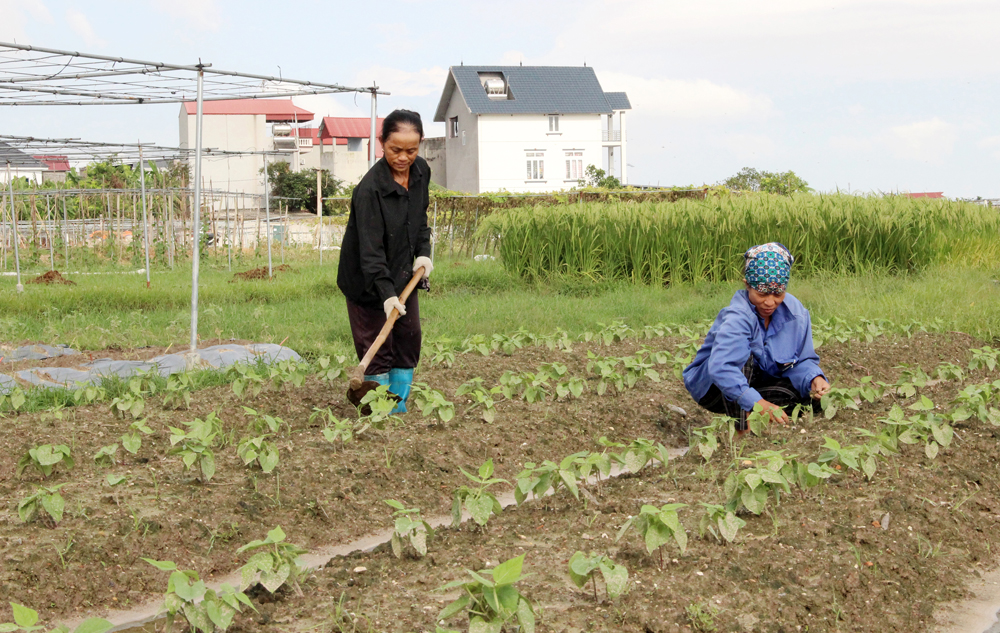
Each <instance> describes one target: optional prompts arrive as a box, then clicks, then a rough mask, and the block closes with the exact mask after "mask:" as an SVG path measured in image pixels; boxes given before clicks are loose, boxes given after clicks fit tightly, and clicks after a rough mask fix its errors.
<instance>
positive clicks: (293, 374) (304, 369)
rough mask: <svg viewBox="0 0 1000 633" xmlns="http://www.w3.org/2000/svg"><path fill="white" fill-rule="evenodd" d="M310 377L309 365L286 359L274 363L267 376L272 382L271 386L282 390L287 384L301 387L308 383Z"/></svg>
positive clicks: (270, 366) (268, 369)
mask: <svg viewBox="0 0 1000 633" xmlns="http://www.w3.org/2000/svg"><path fill="white" fill-rule="evenodd" d="M308 375H309V364H308V363H305V362H301V363H300V362H298V361H296V360H292V359H290V358H289V359H286V360H281V361H278V362H277V363H272V364H270V365H268V366H267V376H268V378H270V380H271V386H272V387H274V388H275V389H281V388H282V387H284V386H285V383H290V384H291V385H292V386H294V387H301V386H302V385H303V384H305V382H306V377H307V376H308Z"/></svg>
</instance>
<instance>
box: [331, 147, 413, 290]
mask: <svg viewBox="0 0 1000 633" xmlns="http://www.w3.org/2000/svg"><path fill="white" fill-rule="evenodd" d="M430 181H431V168H430V166H428V165H427V161H425V160H424V159H423V158H420V157H419V156H418V157H417V159H416V160H415V161H414V162H413V164H412V165H411V166H410V188H409V190H407V189H403V188H402V187H401V186H399V185H398V184H397V183H396V181H395V180H393V178H392V171H391V170H390V168H389V164H388V163H387V162H386V160H385V158H382V159H381V160H379V161H378V162H377V163H375V166H374V167H372V168H371V169H370V170H368V173H367V174H365V176H364V178H362V179H361V182H359V183H358V185H357V186H356V187H355V188H354V194H353V195H352V196H351V214H350V216H349V217H348V219H347V231H346V232H345V233H344V241H343V243H342V244H341V246H340V267H339V269H338V271H337V285H338V286H339V287H340V289H341V291H343V293H344V296H346V297H347V299H348V300H349V301H351V302H352V303H355V304H357V305H360V306H365V307H382V304H383V302H385V300H386V299H388V298H389V297H393V296H399V293H401V292H402V291H403V288H405V287H406V284H407V283H408V282H409V281H410V278H411V277H412V276H413V260H414V259H415V258H417V257H419V256H421V255H423V256H426V257H429V256H430V254H431V230H430V227H429V226H427V206H428V204H429V203H430V196H429V194H428V186H429V183H430Z"/></svg>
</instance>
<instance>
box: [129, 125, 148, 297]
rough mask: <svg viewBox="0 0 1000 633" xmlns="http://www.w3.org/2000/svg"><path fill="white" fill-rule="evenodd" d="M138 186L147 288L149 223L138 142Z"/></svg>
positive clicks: (143, 170) (140, 145) (140, 147)
mask: <svg viewBox="0 0 1000 633" xmlns="http://www.w3.org/2000/svg"><path fill="white" fill-rule="evenodd" d="M139 186H140V187H141V188H142V241H143V243H144V246H145V247H146V287H147V288H149V223H148V222H147V220H146V166H145V164H144V163H143V160H142V143H139ZM132 239H135V237H134V236H133V238H132Z"/></svg>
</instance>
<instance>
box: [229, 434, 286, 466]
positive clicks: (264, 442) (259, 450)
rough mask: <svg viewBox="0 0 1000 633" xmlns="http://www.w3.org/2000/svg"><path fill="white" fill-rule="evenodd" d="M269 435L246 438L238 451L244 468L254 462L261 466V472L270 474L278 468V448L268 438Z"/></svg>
mask: <svg viewBox="0 0 1000 633" xmlns="http://www.w3.org/2000/svg"><path fill="white" fill-rule="evenodd" d="M268 437H270V435H269V434H267V435H261V436H259V437H248V438H244V439H243V441H242V442H240V444H239V446H238V447H237V449H236V454H237V455H239V457H240V459H241V460H243V465H244V466H249V465H250V464H253V463H254V462H256V463H257V465H258V466H260V469H261V471H263V472H265V473H269V472H271V471H273V470H274V469H275V468H276V467H277V466H278V460H279V457H278V447H277V446H275V445H274V442H271V441H270V440H268V439H267V438H268Z"/></svg>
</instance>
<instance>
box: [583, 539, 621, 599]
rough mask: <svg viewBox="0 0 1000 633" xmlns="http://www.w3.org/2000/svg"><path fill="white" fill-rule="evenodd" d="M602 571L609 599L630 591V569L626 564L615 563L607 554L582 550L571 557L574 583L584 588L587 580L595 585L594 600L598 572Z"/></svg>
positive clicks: (595, 597)
mask: <svg viewBox="0 0 1000 633" xmlns="http://www.w3.org/2000/svg"><path fill="white" fill-rule="evenodd" d="M598 571H600V572H601V577H602V578H603V579H604V592H605V594H606V595H607V598H608V600H614V599H615V598H617V597H618V596H620V595H622V594H624V593H628V569H627V568H626V567H625V565H621V564H618V563H615V561H613V560H611V558H610V557H609V556H607V555H605V554H595V553H594V552H591V553H590V555H589V556H588V555H587V554H584V553H583V552H581V551H576V552H575V553H574V554H573V555H572V556H570V558H569V577H570V580H572V581H573V584H574V585H576V586H577V587H579V588H580V589H583V587H584V585H586V584H587V581H590V582H591V583H593V585H594V602H595V603H596V602H598V599H597V572H598Z"/></svg>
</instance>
